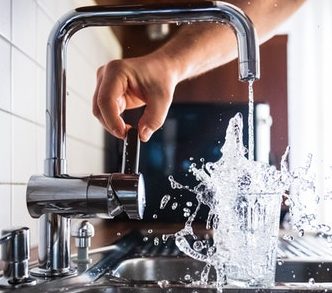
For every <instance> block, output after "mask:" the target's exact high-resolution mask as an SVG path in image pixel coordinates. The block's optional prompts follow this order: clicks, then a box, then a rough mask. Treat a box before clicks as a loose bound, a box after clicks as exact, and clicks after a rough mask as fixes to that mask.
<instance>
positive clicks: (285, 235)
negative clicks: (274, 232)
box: [282, 234, 294, 241]
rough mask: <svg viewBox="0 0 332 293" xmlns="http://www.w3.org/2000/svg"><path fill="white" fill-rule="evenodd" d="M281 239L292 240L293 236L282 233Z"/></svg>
mask: <svg viewBox="0 0 332 293" xmlns="http://www.w3.org/2000/svg"><path fill="white" fill-rule="evenodd" d="M282 239H284V240H287V241H293V240H294V236H292V235H289V234H284V235H283V236H282Z"/></svg>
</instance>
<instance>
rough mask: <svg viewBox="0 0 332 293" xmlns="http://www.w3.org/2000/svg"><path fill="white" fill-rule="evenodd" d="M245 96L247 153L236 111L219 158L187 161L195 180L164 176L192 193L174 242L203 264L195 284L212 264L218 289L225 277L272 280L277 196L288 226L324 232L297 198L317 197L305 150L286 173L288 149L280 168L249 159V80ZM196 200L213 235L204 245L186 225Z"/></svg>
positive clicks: (243, 282) (260, 282)
mask: <svg viewBox="0 0 332 293" xmlns="http://www.w3.org/2000/svg"><path fill="white" fill-rule="evenodd" d="M249 97H250V99H249V117H248V119H249V120H248V122H249V123H248V124H249V154H248V158H247V157H246V154H247V149H246V148H245V147H244V144H243V137H242V130H243V121H242V115H241V114H240V113H238V114H236V115H235V116H234V117H233V118H232V119H230V121H229V125H228V128H227V131H226V137H225V143H224V145H223V146H222V148H221V153H222V157H221V159H220V160H219V161H217V162H214V163H211V162H208V163H205V162H204V160H201V162H202V165H201V167H200V168H199V167H197V166H196V164H195V163H193V164H192V165H191V167H190V169H189V171H190V172H191V173H192V174H193V176H195V178H196V179H197V181H198V182H199V183H198V185H196V186H195V187H193V188H190V187H189V186H183V185H182V184H180V183H179V182H177V181H176V180H175V179H174V178H173V177H172V176H169V181H170V184H171V187H172V188H173V189H186V190H188V191H190V192H192V193H193V194H194V195H195V196H196V200H197V203H198V204H197V207H196V209H195V210H194V212H193V213H192V214H189V215H188V219H187V221H186V223H185V225H184V227H183V229H181V230H180V231H178V232H177V233H176V234H175V241H176V244H177V246H178V248H179V249H180V250H181V251H183V252H184V253H185V254H186V255H188V256H190V257H192V258H194V259H196V260H199V261H202V262H205V263H206V266H205V268H204V269H203V271H202V273H201V283H203V284H206V283H207V281H208V275H209V272H210V268H211V266H213V267H214V268H215V271H216V273H217V287H218V288H219V289H220V288H222V287H223V285H224V284H225V283H226V281H227V282H230V283H233V284H235V285H240V286H263V287H264V286H265V287H267V286H271V285H273V282H274V272H275V264H276V247H277V239H278V229H279V215H280V205H281V201H282V197H283V196H285V197H286V198H287V200H286V203H287V204H288V206H289V210H290V215H291V218H292V225H293V226H294V227H295V228H297V229H298V231H299V233H300V231H301V234H303V231H304V229H305V228H306V229H308V228H309V229H311V230H315V231H318V232H321V233H324V234H326V233H328V232H329V231H330V228H329V227H328V226H326V225H322V224H319V223H318V220H317V217H316V215H315V214H314V213H313V212H308V210H310V209H308V204H307V205H306V204H304V203H303V201H302V200H301V199H302V198H303V195H305V196H306V197H307V198H308V197H309V198H310V199H311V203H310V204H311V205H313V204H314V205H317V204H318V202H319V197H318V196H317V195H316V188H315V178H314V176H313V175H312V174H311V170H310V166H311V160H312V156H311V155H309V156H308V160H307V162H306V164H305V166H304V167H300V168H297V169H295V170H294V171H292V172H291V171H290V170H289V168H288V164H287V159H288V154H289V148H287V149H286V152H285V154H284V155H283V157H282V160H281V168H280V170H277V169H276V168H275V167H274V166H270V165H268V164H265V163H261V162H257V161H254V160H253V158H254V156H253V154H254V145H253V141H254V140H253V116H252V105H253V104H252V102H253V91H252V83H250V84H249ZM250 113H251V114H250ZM306 202H307V201H306ZM202 205H206V206H208V207H209V214H208V217H207V219H206V228H207V229H212V230H213V234H214V243H213V245H212V246H210V247H207V246H206V245H205V244H204V242H202V241H200V240H199V238H198V236H197V235H195V233H194V231H193V226H192V224H193V222H194V220H195V218H196V216H197V213H198V211H199V209H200V207H201V206H202ZM311 210H314V209H311ZM239 280H240V281H239ZM232 281H233V282H232ZM238 281H239V282H238Z"/></svg>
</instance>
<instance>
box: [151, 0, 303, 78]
mask: <svg viewBox="0 0 332 293" xmlns="http://www.w3.org/2000/svg"><path fill="white" fill-rule="evenodd" d="M303 2H304V0H273V1H270V0H252V1H248V0H245V1H244V0H234V1H232V4H234V5H236V6H238V7H239V8H241V9H242V10H243V11H244V12H245V13H246V14H247V15H248V16H249V17H250V18H251V20H252V22H253V23H254V25H255V28H256V31H257V34H258V38H259V42H260V43H263V42H265V41H266V40H268V39H269V38H270V37H271V36H272V35H273V32H274V30H275V29H276V27H277V26H278V25H280V24H281V23H282V22H283V21H284V20H285V19H287V18H288V17H289V16H290V15H291V14H292V13H293V12H294V11H296V10H297V9H298V7H299V6H300V5H301V4H302V3H303ZM153 55H157V57H158V58H159V60H162V59H164V60H167V61H166V62H165V64H166V63H168V64H169V67H170V68H172V70H173V74H175V75H176V76H177V79H178V80H179V81H182V80H184V79H187V78H190V77H193V76H196V75H199V74H201V73H204V72H206V71H209V70H211V69H213V68H215V67H218V66H220V65H223V64H225V63H227V62H229V61H231V60H233V59H235V58H236V57H237V45H236V38H235V35H234V32H233V31H232V30H231V29H230V28H229V27H228V26H225V25H220V24H215V23H196V24H195V23H194V24H191V25H186V26H184V27H183V28H182V29H181V30H180V31H179V32H178V34H177V35H176V36H175V37H173V38H172V39H171V40H170V41H169V42H168V43H166V44H165V45H164V46H163V47H161V48H160V49H159V50H157V51H156V52H154V53H153Z"/></svg>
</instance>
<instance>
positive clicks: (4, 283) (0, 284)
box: [0, 277, 37, 288]
mask: <svg viewBox="0 0 332 293" xmlns="http://www.w3.org/2000/svg"><path fill="white" fill-rule="evenodd" d="M36 284H37V281H36V279H34V278H31V277H27V278H24V279H22V280H20V281H17V282H14V281H12V280H10V279H7V278H5V277H2V278H0V288H21V287H27V286H34V285H36Z"/></svg>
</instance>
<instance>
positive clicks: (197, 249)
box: [193, 240, 204, 251]
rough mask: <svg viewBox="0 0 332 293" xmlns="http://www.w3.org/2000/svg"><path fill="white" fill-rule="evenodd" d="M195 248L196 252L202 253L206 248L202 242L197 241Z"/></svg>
mask: <svg viewBox="0 0 332 293" xmlns="http://www.w3.org/2000/svg"><path fill="white" fill-rule="evenodd" d="M193 248H194V249H195V250H196V251H201V250H202V249H203V248H204V244H203V242H202V241H199V240H198V241H195V242H194V244H193Z"/></svg>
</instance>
